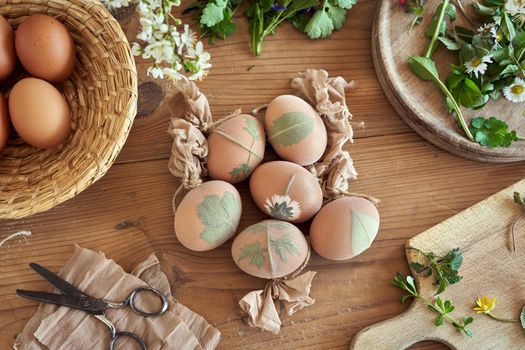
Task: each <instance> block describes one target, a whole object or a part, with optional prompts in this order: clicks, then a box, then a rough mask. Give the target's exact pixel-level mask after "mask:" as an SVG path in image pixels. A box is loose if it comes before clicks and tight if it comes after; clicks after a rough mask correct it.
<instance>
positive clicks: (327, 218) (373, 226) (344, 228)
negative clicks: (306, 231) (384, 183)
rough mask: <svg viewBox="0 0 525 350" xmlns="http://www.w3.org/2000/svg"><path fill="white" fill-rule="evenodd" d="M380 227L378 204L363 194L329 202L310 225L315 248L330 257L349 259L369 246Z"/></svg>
mask: <svg viewBox="0 0 525 350" xmlns="http://www.w3.org/2000/svg"><path fill="white" fill-rule="evenodd" d="M378 230H379V212H378V211H377V208H376V206H375V205H374V204H373V203H372V202H370V201H369V200H366V199H364V198H360V197H343V198H339V199H336V200H334V201H333V202H330V203H328V204H326V205H325V206H324V207H323V208H322V209H321V210H320V211H319V213H317V215H316V216H315V218H314V220H313V222H312V226H311V227H310V241H311V243H312V247H313V248H314V250H315V251H316V252H317V253H318V254H319V255H321V256H322V257H325V258H326V259H330V260H347V259H350V258H353V257H354V256H356V255H359V254H361V253H362V252H364V251H365V250H367V249H368V248H369V247H370V245H371V244H372V242H373V241H374V239H375V237H376V235H377V231H378Z"/></svg>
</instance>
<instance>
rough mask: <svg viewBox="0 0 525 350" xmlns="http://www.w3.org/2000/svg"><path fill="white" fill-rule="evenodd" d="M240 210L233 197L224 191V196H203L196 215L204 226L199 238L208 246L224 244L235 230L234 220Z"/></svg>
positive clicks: (235, 223)
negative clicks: (208, 244)
mask: <svg viewBox="0 0 525 350" xmlns="http://www.w3.org/2000/svg"><path fill="white" fill-rule="evenodd" d="M240 210H241V208H240V206H239V203H238V201H237V199H236V198H235V195H234V194H233V193H231V192H228V191H226V192H225V193H224V196H222V198H221V197H219V196H218V195H211V196H205V197H204V200H203V201H202V203H200V204H199V205H198V206H197V213H198V215H199V219H200V221H201V223H202V224H203V225H204V226H206V228H205V229H204V231H202V232H201V234H200V238H201V239H202V240H204V241H206V242H208V243H210V244H217V243H223V242H225V241H226V240H227V239H228V238H230V236H231V235H232V234H233V233H234V232H235V230H236V229H237V224H238V223H237V222H236V220H235V219H234V218H235V217H236V216H238V215H239V212H240Z"/></svg>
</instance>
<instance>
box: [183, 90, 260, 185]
mask: <svg viewBox="0 0 525 350" xmlns="http://www.w3.org/2000/svg"><path fill="white" fill-rule="evenodd" d="M177 89H178V90H179V92H180V93H181V94H182V95H183V97H184V99H185V101H186V107H187V111H186V113H185V115H184V120H185V121H186V122H188V123H190V124H192V125H193V126H194V127H195V128H197V129H198V130H200V131H201V132H202V133H203V134H205V135H208V137H207V144H208V156H207V164H206V167H207V170H208V175H209V176H210V177H211V178H212V179H214V180H223V181H227V182H229V183H233V184H235V183H239V182H241V181H243V180H245V179H247V178H248V177H249V176H250V175H251V173H252V172H253V170H254V169H255V168H256V167H257V166H258V165H259V164H260V163H261V162H262V160H263V158H264V151H265V146H266V136H265V133H264V128H263V126H262V125H261V123H260V122H259V121H258V120H257V119H256V118H255V117H253V116H251V115H249V114H242V113H241V111H240V110H237V111H235V112H233V113H232V114H231V115H229V116H226V117H224V118H221V119H219V120H216V121H214V120H213V118H212V115H211V110H210V106H209V103H208V99H207V98H206V96H205V95H204V94H203V93H202V92H201V91H200V90H199V89H198V87H197V85H196V84H195V83H194V82H192V81H188V80H182V81H181V82H179V83H178V85H177Z"/></svg>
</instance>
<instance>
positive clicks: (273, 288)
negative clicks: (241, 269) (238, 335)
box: [239, 271, 315, 334]
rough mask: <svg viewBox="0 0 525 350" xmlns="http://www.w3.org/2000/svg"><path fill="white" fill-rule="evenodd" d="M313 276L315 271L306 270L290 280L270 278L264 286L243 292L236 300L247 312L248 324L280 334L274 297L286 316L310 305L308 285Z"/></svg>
mask: <svg viewBox="0 0 525 350" xmlns="http://www.w3.org/2000/svg"><path fill="white" fill-rule="evenodd" d="M314 276H315V272H313V271H308V272H305V273H303V274H302V275H299V276H297V277H295V278H291V279H282V280H271V281H268V283H267V284H266V286H265V288H264V289H261V290H254V291H252V292H250V293H248V294H246V295H245V296H244V297H243V298H242V299H241V300H240V301H239V305H240V306H241V309H242V310H243V311H244V312H245V313H247V314H248V317H247V322H248V324H249V325H250V326H251V327H258V328H262V329H263V330H267V331H270V332H273V333H275V334H277V333H279V330H280V329H281V319H280V318H279V312H280V303H279V304H277V305H276V303H275V300H277V301H282V302H283V304H284V309H285V311H286V313H287V314H288V315H293V314H294V313H296V312H297V311H299V310H301V309H303V308H304V307H306V306H310V305H312V304H313V303H314V302H315V299H312V298H311V297H310V288H311V286H312V279H313V278H314Z"/></svg>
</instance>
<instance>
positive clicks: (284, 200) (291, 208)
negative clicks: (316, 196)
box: [264, 194, 301, 220]
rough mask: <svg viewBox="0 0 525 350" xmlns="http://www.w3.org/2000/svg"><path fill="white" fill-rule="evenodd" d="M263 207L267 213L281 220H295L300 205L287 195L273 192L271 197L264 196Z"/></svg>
mask: <svg viewBox="0 0 525 350" xmlns="http://www.w3.org/2000/svg"><path fill="white" fill-rule="evenodd" d="M264 209H265V210H266V212H267V213H268V214H269V215H271V216H273V217H275V218H278V219H282V220H295V219H297V218H298V217H299V216H300V215H301V205H300V204H299V203H298V202H297V201H294V200H292V199H291V198H290V196H288V195H284V196H280V195H277V194H274V195H273V196H272V198H271V199H270V198H266V204H265V205H264Z"/></svg>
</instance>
